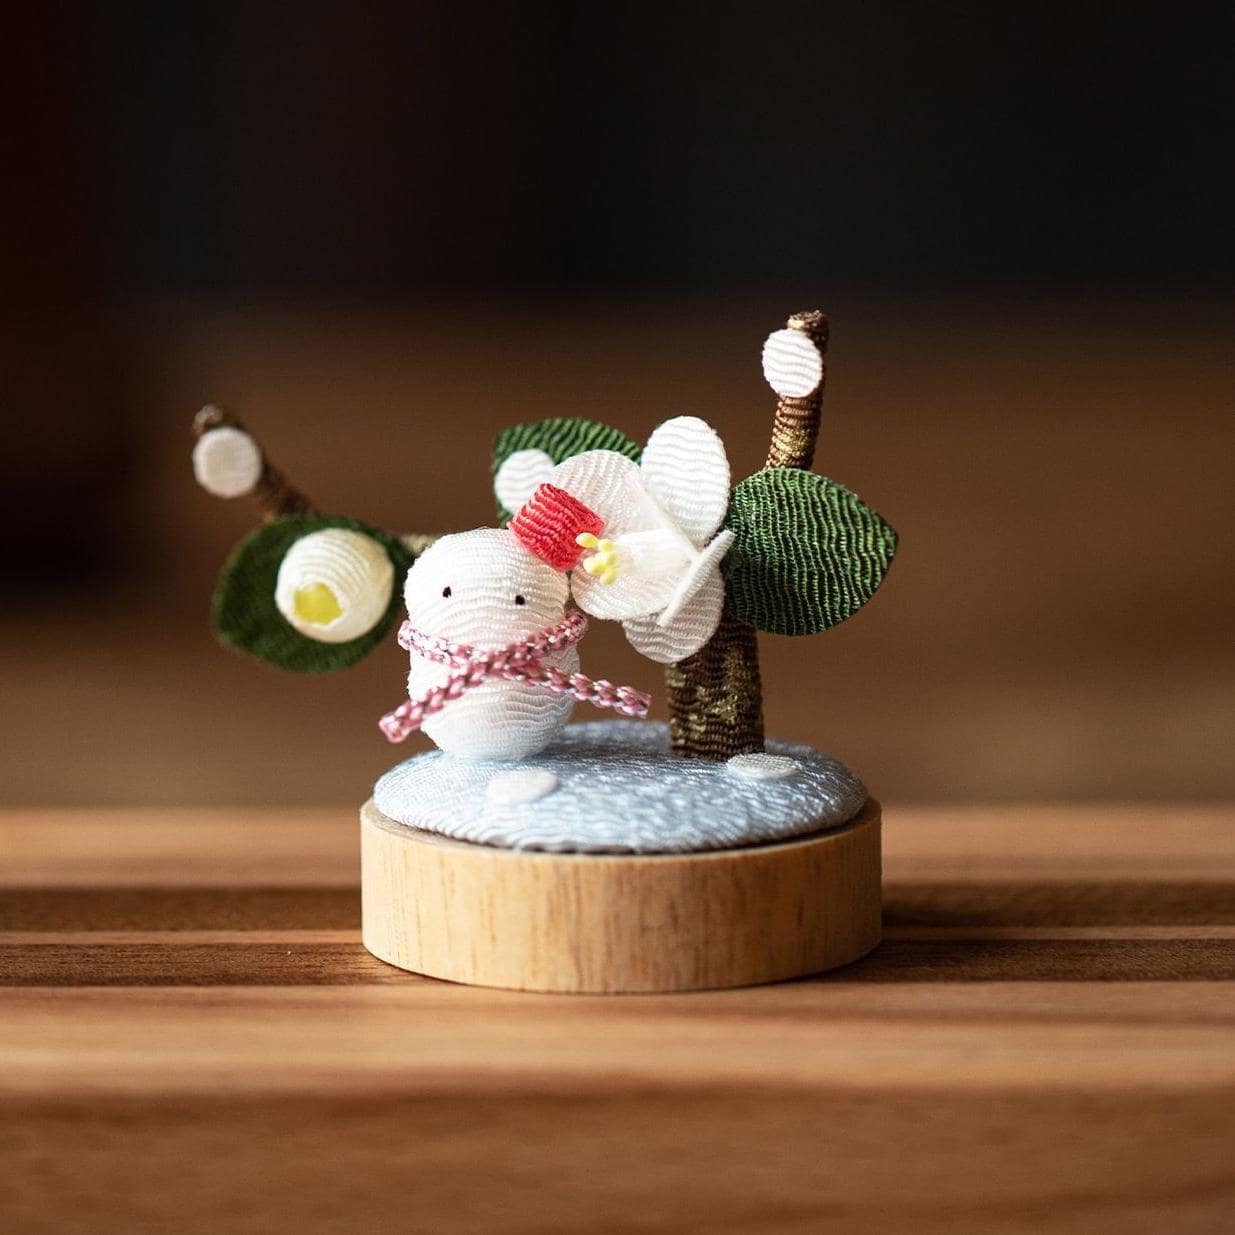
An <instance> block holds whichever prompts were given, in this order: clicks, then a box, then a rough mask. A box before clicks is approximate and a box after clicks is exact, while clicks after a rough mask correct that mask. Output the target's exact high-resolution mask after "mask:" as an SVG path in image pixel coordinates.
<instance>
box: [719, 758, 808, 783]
mask: <svg viewBox="0 0 1235 1235" xmlns="http://www.w3.org/2000/svg"><path fill="white" fill-rule="evenodd" d="M725 767H726V768H727V769H728V770H729V774H730V775H731V776H739V777H741V778H742V780H784V779H785V777H786V776H792V775H793V774H794V773H795V772H797V771H800V765H799V764H798V761H797V760H796V759H790V758H789V757H788V756H787V755H769V754H766V753H759V754H750V755H734V756H733V758H732V759H730V760H729V761H728V762H727V763H726V764H725Z"/></svg>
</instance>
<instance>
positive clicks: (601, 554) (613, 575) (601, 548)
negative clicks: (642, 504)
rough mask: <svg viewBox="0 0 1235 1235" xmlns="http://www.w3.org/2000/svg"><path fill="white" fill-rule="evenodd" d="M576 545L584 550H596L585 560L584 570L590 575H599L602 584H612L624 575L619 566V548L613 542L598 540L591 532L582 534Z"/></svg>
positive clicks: (576, 539) (577, 537) (578, 537)
mask: <svg viewBox="0 0 1235 1235" xmlns="http://www.w3.org/2000/svg"><path fill="white" fill-rule="evenodd" d="M575 543H576V544H578V545H581V546H582V547H583V548H584V549H595V550H596V552H595V553H592V554H589V555H588V556H587V557H585V558H584V559H583V569H584V570H585V571H586V572H587V573H588V574H589V575H597V576H598V577H599V578H600V581H601V583H612V582H613V581H614V580H615V579H617V577H618V576H619V575H620V574H621V573H622V568H621V567H620V566H619V565H618V555H617V546H616V545H615V544H614V543H613V541H611V540H597V539H596V537H595V536H593V535H592V533H591V532H580V533H579V535H578V536H576V537H575Z"/></svg>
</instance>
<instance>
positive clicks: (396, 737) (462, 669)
mask: <svg viewBox="0 0 1235 1235" xmlns="http://www.w3.org/2000/svg"><path fill="white" fill-rule="evenodd" d="M585 634H587V618H586V617H584V616H583V614H582V613H578V612H575V613H568V614H567V615H566V616H565V617H564V618H563V619H562V620H561V621H560V622H558V623H557V625H556V626H550V627H549V628H548V629H546V630H542V631H540V632H539V633H538V634H535V635H533V636H532V637H531V638H530V639H523V640H520V641H519V642H517V643H508V644H507V645H506V646H505V647H502V648H475V647H472V646H470V645H469V644H466V643H452V642H451V641H450V640H449V639H442V638H440V637H438V636H437V635H428V634H426V633H425V632H424V631H422V630H417V629H416V627H415V626H413V625H412V624H411V622H404V623H403V625H402V626H400V627H399V636H398V638H399V646H400V647H401V648H403V650H404V651H407V652H415V653H416V655H417V656H423V657H425V658H426V659H428V660H436V661H438V662H439V663H440V664H443V665H449V666H450V667H451V668H452V669H453V670H454V672H453V673H452V674H451V675H450V676H449V677H448V678H447V679H446V682H445V683H444V684H443V685H442V686H439V687H436V688H435V689H433V690H431V691H428V692H426V693H425V694H423V695H421V696H420V698H418V699H407V700H406V701H404V702H403V703H401V704H399V706H398V707H397V708H395V710H394V711H393V712H387V713H386V715H385V716H383V717H382V719H381V720H379V721H378V722H377V723H378V727H379V728H380V729H381V731H382V732H383V733H384V734H385V735H386V737H387V739H388V740H389V741H391V742H402V741H403V739H404V738H406V737H407V736H408V735H409V734H411V733H414V732H415V731H416V730H417V729H419V728H420V726H421V725H422V724H424V722H425V720H426V718H427V717H429V716H432V715H433V713H435V712H440V711H441V710H442V709H443V708H444V707H445V706H446V705H447V704H448V703H449V702H450V701H451V700H452V699H458V698H459V696H460V695H462V694H463V692H464V691H466V690H470V689H471V688H472V687H473V686H479V685H480V684H481V683H482V682H486V681H488V680H489V679H490V678H497V679H499V680H503V681H508V682H527V683H528V684H530V685H532V686H540V687H543V688H544V689H545V690H547V691H550V692H551V693H552V694H555V695H573V696H574V698H576V699H577V700H578V701H579V702H580V703H590V704H591V705H592V706H593V707H596V708H612V709H613V710H614V711H615V712H617V713H618V714H619V715H620V716H634V717H638V718H640V719H642V718H643V717H645V716H646V715H647V714H648V708H649V707H650V706H651V703H652V697H651V695H648V694H645V693H644V692H643V691H641V690H635V688H634V687H633V686H614V684H613V683H612V682H608V681H606V680H605V679H604V678H600V679H597V680H595V681H594V680H593V679H592V678H590V677H588V676H587V674H585V673H563V672H562V671H561V670H560V669H556V668H553V667H552V666H550V665H546V664H544V658H545V657H546V656H549V655H551V654H553V653H554V652H561V651H563V650H565V649H566V648H569V647H574V645H575V644H576V643H578V642H579V640H580V639H582V638H583V636H584V635H585Z"/></svg>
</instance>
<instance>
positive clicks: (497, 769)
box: [373, 720, 866, 853]
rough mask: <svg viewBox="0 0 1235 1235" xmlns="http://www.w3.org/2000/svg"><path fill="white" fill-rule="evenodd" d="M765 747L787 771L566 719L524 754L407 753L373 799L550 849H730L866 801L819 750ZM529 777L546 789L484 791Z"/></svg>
mask: <svg viewBox="0 0 1235 1235" xmlns="http://www.w3.org/2000/svg"><path fill="white" fill-rule="evenodd" d="M768 752H769V754H770V755H772V756H773V757H775V758H779V759H786V760H789V761H790V762H792V763H794V764H795V765H796V767H797V771H796V772H795V773H794V774H793V775H792V776H787V777H782V778H779V779H759V780H751V779H747V778H745V777H741V776H735V775H734V774H733V773H732V772H731V771H730V769H729V767H728V765H727V764H724V763H709V762H706V761H704V760H698V759H682V758H679V757H676V756H674V755H672V754H670V752H669V738H668V731H667V727H666V726H665V725H663V724H657V723H654V722H651V721H630V720H609V721H592V722H589V723H586V724H580V725H570V726H568V727H567V728H566V729H564V730H563V731H562V733H561V734H559V735H558V737H557V738H556V739H555V740H554V741H553V742H552V743H551V744H550V745H549V746H547V747H546V748H545V749H544V750H543V751H541V752H540V753H539V754H537V755H534V756H532V757H531V758H530V759H529V760H527V761H526V762H519V761H516V760H509V759H506V760H484V759H466V758H460V757H458V756H455V755H448V754H446V753H445V752H443V751H440V750H436V751H429V752H428V753H426V754H423V755H417V756H416V757H415V758H413V759H408V760H407V761H406V762H404V763H400V764H399V765H398V766H396V767H393V768H391V769H390V771H389V772H387V773H386V774H385V776H383V777H382V778H381V779H380V780H379V781H378V782H377V786H376V787H375V789H374V791H373V799H374V804H375V805H376V806H377V808H378V810H380V811H381V812H382V814H384V815H385V816H386V817H387V818H389V819H392V820H394V821H395V822H396V823H402V824H407V825H409V826H411V827H414V828H419V829H422V830H423V831H426V832H435V833H437V834H439V835H441V836H449V837H452V838H454V839H455V840H463V841H472V842H474V843H477V844H483V845H496V846H499V847H502V848H506V849H534V850H543V851H545V852H549V853H692V852H699V851H702V850H709V849H738V848H744V847H746V846H749V845H760V844H767V843H768V842H771V841H779V840H788V839H790V838H792V837H795V836H806V835H809V834H811V833H814V832H821V831H824V830H826V829H828V828H835V827H839V826H841V825H842V824H844V823H847V822H848V821H849V820H851V819H853V818H854V816H855V815H857V813H858V812H859V811H860V810H861V809H862V807H863V806H864V805H865V803H866V788H865V786H864V785H863V784H862V782H861V781H860V780H859V779H858V778H857V776H855V775H854V774H853V773H852V772H851V771H850V770H849V769H848V768H847V767H845V766H844V764H842V763H839V762H837V760H835V759H833V758H831V757H830V756H828V755H825V754H823V753H822V752H821V751H818V750H815V749H814V748H813V747H810V746H799V745H791V744H790V743H787V742H777V741H774V740H773V741H769V742H768ZM528 773H540V774H543V773H548V774H549V775H551V776H552V778H553V780H554V781H555V782H556V788H555V789H554V790H553V791H552V792H551V793H546V794H545V795H543V796H541V797H538V798H536V799H535V800H526V799H525V800H512V799H507V798H505V797H504V791H503V790H502V789H500V788H497V789H494V788H492V785H493V783H494V782H495V781H497V782H500V781H502V780H505V778H507V777H508V776H510V775H511V774H518V775H519V776H523V775H525V774H528ZM495 798H496V799H498V800H495Z"/></svg>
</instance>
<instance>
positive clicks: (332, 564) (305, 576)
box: [274, 527, 395, 643]
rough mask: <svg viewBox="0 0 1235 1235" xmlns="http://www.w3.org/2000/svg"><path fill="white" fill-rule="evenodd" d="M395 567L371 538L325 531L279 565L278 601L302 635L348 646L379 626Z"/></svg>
mask: <svg viewBox="0 0 1235 1235" xmlns="http://www.w3.org/2000/svg"><path fill="white" fill-rule="evenodd" d="M394 573H395V572H394V565H393V564H392V563H391V561H390V557H389V556H388V554H387V553H386V550H385V549H384V548H383V547H382V545H381V544H379V543H378V542H377V541H376V540H374V539H373V537H371V536H366V535H364V533H362V532H354V531H351V530H350V529H348V528H341V527H331V528H324V529H323V530H322V531H320V532H310V533H309V535H308V536H302V537H301V538H300V539H299V540H298V541H296V543H295V544H294V545H292V547H291V548H290V549H289V550H288V551H287V553H286V554H285V556H284V558H283V561H282V562H281V563H280V565H279V576H278V579H277V581H276V583H275V591H274V600H275V604H276V605H277V606H278V608H279V612H280V613H281V614H282V615H283V616H284V617H285V618H286V619H287V620H288V622H290V623H291V625H292V626H294V627H295V628H296V629H297V630H298V631H300V633H301V634H302V635H307V636H308V637H309V638H310V639H316V640H318V642H320V643H347V642H348V641H349V640H352V639H359V638H360V636H361V635H363V634H367V633H368V632H369V631H370V630H372V629H373V627H374V625H375V624H376V623H377V622H378V621H380V619H381V617H382V615H383V614H384V613H385V612H386V609H387V607H388V606H389V604H390V596H391V593H392V591H393V589H394Z"/></svg>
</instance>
